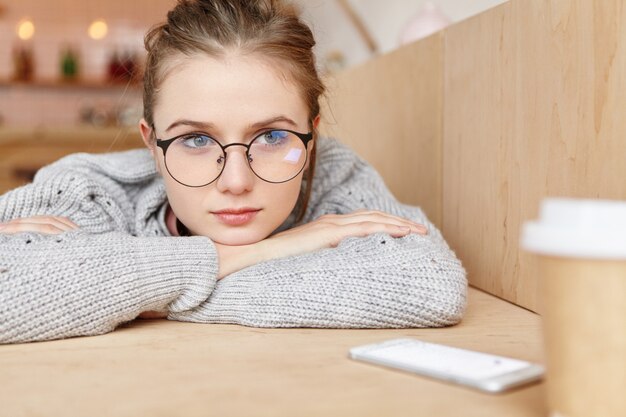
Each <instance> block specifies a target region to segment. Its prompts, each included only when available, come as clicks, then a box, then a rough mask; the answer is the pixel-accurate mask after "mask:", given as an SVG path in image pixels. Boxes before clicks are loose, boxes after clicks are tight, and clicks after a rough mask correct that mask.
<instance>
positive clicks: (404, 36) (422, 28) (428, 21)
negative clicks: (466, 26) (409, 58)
mask: <svg viewBox="0 0 626 417" xmlns="http://www.w3.org/2000/svg"><path fill="white" fill-rule="evenodd" d="M450 23H452V21H451V20H450V18H449V17H448V16H446V15H445V14H444V13H443V12H442V11H441V10H440V9H439V8H438V7H437V6H436V5H435V4H434V3H433V2H432V1H428V2H426V3H425V4H424V5H423V6H422V8H421V9H420V11H419V12H417V14H416V15H414V16H413V17H412V18H411V20H409V21H408V22H407V24H406V25H405V26H404V29H402V31H401V32H400V38H399V43H400V45H404V44H407V43H410V42H413V41H416V40H418V39H422V38H425V37H426V36H428V35H432V34H433V33H435V32H437V31H439V30H441V29H444V28H445V27H446V26H448V25H449V24H450Z"/></svg>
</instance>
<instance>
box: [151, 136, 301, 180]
mask: <svg viewBox="0 0 626 417" xmlns="http://www.w3.org/2000/svg"><path fill="white" fill-rule="evenodd" d="M153 131H154V128H153ZM268 132H289V133H292V134H294V135H296V136H297V137H298V138H299V139H300V140H301V141H302V143H303V144H304V153H305V160H304V164H302V168H300V170H299V171H298V172H297V173H296V174H295V175H294V176H293V177H291V178H289V179H287V180H284V181H269V180H266V179H265V178H262V177H261V176H260V175H259V174H257V173H256V172H255V171H254V168H252V165H250V147H251V146H252V144H253V143H254V141H255V140H257V139H258V138H260V137H261V136H263V135H264V134H266V133H268ZM192 135H202V136H207V137H209V138H211V139H212V140H214V141H215V143H217V144H218V145H219V147H220V148H221V149H222V153H223V154H224V164H223V165H222V169H221V170H220V173H219V174H217V177H215V179H213V180H211V181H209V182H207V183H206V184H203V185H188V184H185V183H183V182H181V181H179V180H178V179H177V178H176V177H175V176H174V174H172V173H171V172H170V169H169V167H168V166H167V149H168V148H169V147H170V145H171V144H172V143H174V141H176V140H177V139H180V138H182V137H185V136H192ZM155 140H156V146H158V147H159V148H161V149H163V160H164V161H165V169H167V172H168V174H170V176H171V177H172V178H173V179H174V181H176V182H177V183H179V184H181V185H184V186H185V187H191V188H200V187H206V186H207V185H209V184H212V183H214V182H215V181H217V179H218V178H219V177H221V176H222V173H223V172H224V168H226V163H227V162H228V153H227V152H226V149H228V148H230V147H231V146H243V147H244V148H246V162H247V163H248V168H250V171H252V173H253V174H254V175H255V176H256V177H257V178H259V179H261V180H263V181H265V182H268V183H270V184H282V183H285V182H288V181H291V180H292V179H294V178H296V177H297V176H298V175H300V173H301V172H302V170H304V167H305V166H306V163H307V161H308V160H309V148H308V144H309V142H310V141H311V140H313V132H309V133H300V132H296V131H293V130H289V129H267V130H265V131H263V132H261V133H259V134H258V135H257V136H255V137H254V139H252V140H251V141H250V143H248V144H245V143H238V142H237V143H229V144H228V145H222V144H221V143H220V141H219V140H217V139H216V138H214V137H213V136H211V135H207V134H206V133H203V132H190V133H185V134H182V135H178V136H175V137H173V138H171V139H159V138H155Z"/></svg>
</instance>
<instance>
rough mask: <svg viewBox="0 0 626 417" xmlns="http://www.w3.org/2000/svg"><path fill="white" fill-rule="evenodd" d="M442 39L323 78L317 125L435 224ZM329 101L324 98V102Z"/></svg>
mask: <svg viewBox="0 0 626 417" xmlns="http://www.w3.org/2000/svg"><path fill="white" fill-rule="evenodd" d="M441 47H442V38H441V35H435V36H432V37H429V38H427V39H424V40H422V41H420V42H418V43H415V44H412V45H409V46H407V47H404V48H401V49H398V50H396V51H394V52H393V53H391V54H388V55H384V56H381V57H379V58H377V59H375V60H373V61H370V62H368V63H367V64H365V65H363V66H360V67H356V68H354V69H351V70H349V71H346V72H343V73H340V74H338V75H337V76H335V77H333V78H329V79H327V86H328V94H327V96H328V100H327V102H326V103H325V104H324V105H323V108H322V124H321V131H322V133H323V134H326V135H329V136H333V137H336V138H337V139H339V140H341V141H342V142H344V143H346V144H348V145H349V146H351V147H352V148H353V149H355V150H356V152H357V153H359V154H360V155H361V156H362V157H363V158H365V159H366V160H367V161H369V162H370V163H371V164H372V165H373V166H374V167H375V168H376V169H377V170H378V171H379V172H380V173H381V174H382V176H383V177H384V178H385V181H386V183H387V185H388V187H389V188H390V190H391V191H392V192H393V193H394V195H395V196H396V197H397V198H398V199H399V200H400V201H402V202H404V203H407V204H413V205H418V206H420V207H422V209H423V210H424V212H425V213H426V215H427V216H428V217H429V219H430V220H431V221H433V223H434V224H435V225H436V226H438V227H441V211H442V210H441V192H442V185H441V146H442V145H441V123H442V121H441V112H442V102H441V92H442V90H443V86H442V82H443V71H442V68H443V67H442V55H443V53H442V48H441ZM329 103H330V105H329Z"/></svg>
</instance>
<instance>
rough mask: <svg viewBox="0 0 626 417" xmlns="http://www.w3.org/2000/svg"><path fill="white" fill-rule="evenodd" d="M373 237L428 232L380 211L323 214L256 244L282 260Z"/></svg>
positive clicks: (410, 222) (417, 224)
mask: <svg viewBox="0 0 626 417" xmlns="http://www.w3.org/2000/svg"><path fill="white" fill-rule="evenodd" d="M375 233H386V234H388V235H390V236H392V237H404V236H407V235H408V234H411V233H417V234H421V235H425V234H427V233H428V230H427V229H426V227H425V226H424V225H422V224H419V223H415V222H413V221H411V220H408V219H404V218H401V217H397V216H392V215H390V214H387V213H383V212H380V211H366V210H359V211H356V212H354V213H350V214H327V215H324V216H321V217H320V218H318V219H316V220H315V221H312V222H310V223H307V224H303V225H302V226H298V227H295V228H293V229H289V230H286V231H284V232H282V233H279V234H277V235H274V236H272V237H270V238H268V239H265V240H264V241H262V242H260V243H264V245H265V246H266V251H267V253H268V254H270V255H269V256H272V257H276V258H278V257H281V258H282V257H286V256H293V255H301V254H304V253H308V252H313V251H316V250H320V249H324V248H333V247H336V246H337V245H339V243H340V242H341V241H342V240H344V239H346V238H349V237H365V236H369V235H372V234H375Z"/></svg>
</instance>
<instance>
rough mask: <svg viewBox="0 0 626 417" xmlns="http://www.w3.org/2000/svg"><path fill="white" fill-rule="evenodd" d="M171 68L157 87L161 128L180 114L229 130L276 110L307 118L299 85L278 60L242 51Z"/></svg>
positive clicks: (188, 60)
mask: <svg viewBox="0 0 626 417" xmlns="http://www.w3.org/2000/svg"><path fill="white" fill-rule="evenodd" d="M170 68H171V69H170V71H168V73H167V75H166V76H165V78H164V80H163V82H162V83H161V85H160V86H159V90H158V92H157V102H156V105H155V109H154V115H155V124H156V127H157V130H158V129H163V128H164V126H168V125H169V124H170V123H171V122H173V121H175V120H178V119H181V118H184V119H190V120H198V121H205V122H211V123H213V124H215V125H217V126H223V127H224V128H225V129H226V128H230V127H233V128H234V127H235V126H243V125H249V124H251V123H254V122H256V121H259V120H264V119H268V118H269V117H272V116H276V115H285V116H287V117H290V118H292V119H293V120H295V121H296V122H297V123H306V120H307V117H308V109H307V108H306V104H305V102H304V100H303V99H302V95H301V92H300V89H299V88H298V87H297V86H296V85H295V84H294V83H293V82H292V81H291V80H290V79H289V78H288V77H286V76H285V75H284V74H286V73H287V71H282V70H281V67H280V63H271V62H268V61H267V60H264V59H260V58H257V57H254V56H243V55H238V54H231V55H229V56H227V57H226V58H223V59H215V58H211V57H209V56H205V55H196V56H192V57H185V58H180V59H178V60H177V61H176V62H173V63H172V64H171V67H170Z"/></svg>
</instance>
